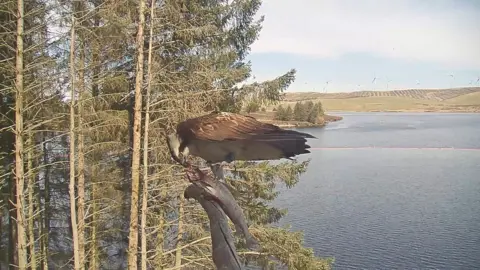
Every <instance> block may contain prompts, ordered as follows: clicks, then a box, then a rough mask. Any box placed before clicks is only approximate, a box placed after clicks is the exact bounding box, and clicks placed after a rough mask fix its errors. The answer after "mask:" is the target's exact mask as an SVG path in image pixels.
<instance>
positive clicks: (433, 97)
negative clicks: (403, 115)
mask: <svg viewBox="0 0 480 270" xmlns="http://www.w3.org/2000/svg"><path fill="white" fill-rule="evenodd" d="M307 100H312V101H321V102H322V104H323V107H324V109H325V111H364V112H365V111H370V112H372V111H407V112H408V111H417V112H418V111H419V112H480V87H469V88H456V89H439V90H427V89H410V90H397V91H359V92H351V93H315V92H298V93H287V94H286V97H285V101H283V102H282V103H283V104H286V105H292V106H293V105H294V104H295V102H297V101H307ZM272 109H273V107H270V108H267V111H271V110H272Z"/></svg>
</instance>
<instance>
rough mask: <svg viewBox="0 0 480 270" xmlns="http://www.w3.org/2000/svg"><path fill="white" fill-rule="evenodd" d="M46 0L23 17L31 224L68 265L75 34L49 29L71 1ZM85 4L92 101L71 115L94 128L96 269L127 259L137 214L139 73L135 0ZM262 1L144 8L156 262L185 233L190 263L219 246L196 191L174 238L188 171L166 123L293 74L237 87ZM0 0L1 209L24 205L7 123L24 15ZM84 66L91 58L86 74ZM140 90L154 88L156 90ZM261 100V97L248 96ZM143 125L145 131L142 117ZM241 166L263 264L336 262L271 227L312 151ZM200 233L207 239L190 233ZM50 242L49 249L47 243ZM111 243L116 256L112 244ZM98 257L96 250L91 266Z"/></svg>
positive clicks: (83, 41) (167, 262) (81, 27)
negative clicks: (282, 190) (211, 239)
mask: <svg viewBox="0 0 480 270" xmlns="http://www.w3.org/2000/svg"><path fill="white" fill-rule="evenodd" d="M46 3H47V2H42V1H30V2H28V7H27V8H26V11H27V12H26V14H28V15H29V16H31V17H30V18H31V19H30V18H27V22H28V21H29V22H28V23H29V25H27V27H26V28H27V29H28V30H29V31H27V32H26V33H27V34H26V36H25V41H26V42H25V45H26V48H27V50H26V53H25V63H26V66H28V70H27V73H28V74H26V76H25V78H26V79H25V81H26V89H29V91H30V92H28V95H27V96H26V97H25V101H26V102H25V103H26V104H28V106H26V108H28V110H26V112H25V114H26V116H28V117H25V119H26V126H27V127H28V128H27V129H26V131H25V132H32V134H34V135H35V138H36V142H37V145H35V151H36V155H35V158H34V160H33V163H34V164H35V165H36V166H37V167H38V168H36V169H35V173H36V174H37V175H38V178H39V179H38V180H37V181H36V184H35V185H36V186H35V187H34V190H35V191H36V194H35V196H36V197H38V202H37V204H36V205H35V206H34V208H35V209H38V210H39V211H38V214H36V215H35V217H34V218H35V224H36V225H35V226H38V228H35V230H36V235H37V234H38V235H41V236H38V235H37V236H38V239H37V241H35V243H33V244H34V245H36V246H35V250H38V251H39V252H40V251H41V252H46V253H49V254H48V255H49V256H47V254H46V253H45V254H42V256H37V257H45V258H48V260H49V261H48V264H49V268H54V269H56V268H61V267H67V268H68V267H70V268H71V265H69V264H71V257H72V250H71V248H70V247H71V246H72V236H71V231H70V230H69V229H68V228H65V227H64V226H59V225H58V224H69V222H70V217H69V215H70V211H69V209H68V208H69V205H68V204H69V202H68V196H69V195H68V186H67V182H68V181H67V179H68V174H69V171H68V167H67V166H66V165H67V162H68V159H67V158H66V157H67V156H68V149H69V143H70V140H69V138H68V137H67V136H65V133H66V131H67V130H68V106H67V105H68V104H66V103H65V102H64V101H63V98H64V96H63V93H65V92H67V91H69V90H70V89H69V87H70V83H69V82H66V81H68V80H67V79H68V72H69V70H68V67H69V66H68V65H69V64H70V59H69V57H68V54H69V51H68V50H69V46H68V45H69V43H70V37H69V34H68V33H67V34H65V35H61V34H57V36H55V39H56V41H53V42H52V41H51V40H49V38H47V36H46V33H50V32H55V31H52V30H54V29H56V28H59V27H58V26H59V25H62V26H63V27H66V28H69V27H71V25H70V19H71V15H72V14H73V12H72V11H71V10H70V8H71V7H70V6H71V5H72V2H71V1H60V2H58V3H57V2H55V1H54V2H52V3H49V4H48V5H49V6H48V10H47V9H46V8H45V6H44V5H46ZM77 4H78V5H79V6H80V5H81V6H83V7H84V8H85V9H86V10H85V12H84V16H82V17H81V21H79V23H78V24H77V25H76V27H78V28H77V33H79V34H78V35H77V37H76V44H75V48H76V49H77V54H76V55H75V57H74V58H75V59H74V61H73V64H74V65H75V67H76V74H75V78H76V80H77V82H76V83H77V85H76V88H77V90H79V89H80V88H81V85H82V83H83V84H85V92H84V93H83V95H82V100H81V101H80V102H81V104H82V105H83V108H84V113H83V115H75V119H76V121H78V119H80V117H81V119H82V120H83V125H82V126H78V127H76V129H75V132H76V133H77V135H78V134H80V133H81V134H82V135H83V136H84V139H85V168H84V173H85V176H86V177H85V178H86V188H85V193H86V196H85V198H87V201H86V209H88V217H87V219H86V222H87V224H86V235H85V237H86V242H87V243H88V247H87V248H88V252H86V253H87V254H88V255H87V256H88V258H87V259H86V260H87V262H86V265H87V268H89V269H90V268H91V269H107V268H108V269H110V268H115V269H123V268H125V267H124V263H125V259H126V255H125V243H127V242H128V236H127V234H126V232H127V231H128V229H129V228H128V219H129V215H130V213H129V209H130V205H129V202H130V199H129V197H130V196H131V191H130V185H131V181H130V174H131V172H130V166H131V158H132V157H131V140H132V123H133V114H132V104H133V98H134V96H133V95H132V94H131V93H132V90H133V89H134V83H135V76H136V73H135V66H136V59H135V48H136V45H135V39H136V31H137V25H136V24H137V23H138V18H137V17H138V14H137V12H138V11H137V4H138V3H137V2H135V1H124V2H121V3H117V2H115V1H101V0H100V1H93V0H85V1H77V2H76V5H77ZM260 4H261V1H260V0H236V1H229V2H228V3H227V2H225V1H214V0H205V1H196V0H194V1H185V0H179V1H163V2H162V4H161V5H158V6H156V7H155V16H156V18H154V19H153V20H151V19H150V17H149V16H150V15H149V12H147V13H148V14H146V17H147V18H146V22H147V25H146V28H145V29H144V30H145V31H144V33H145V35H146V36H145V38H144V40H145V53H146V55H147V49H148V45H149V42H150V41H149V38H148V34H149V27H150V25H151V26H152V31H153V36H154V38H153V44H152V48H153V51H152V55H153V58H152V67H151V70H150V67H148V66H147V63H148V62H147V57H145V72H144V73H145V74H144V75H145V79H147V78H149V77H148V76H147V75H148V72H150V71H151V72H152V76H151V78H152V81H151V85H152V93H151V96H150V98H151V104H150V111H151V114H150V118H151V122H150V125H149V130H150V133H149V137H148V139H149V147H148V149H145V150H146V151H147V154H148V155H147V158H148V161H149V167H148V169H149V170H148V173H149V179H150V181H149V183H148V186H147V188H148V190H149V192H148V198H147V199H148V211H147V212H148V215H147V221H146V222H147V224H146V227H147V235H148V238H147V245H148V254H149V255H148V257H149V259H148V260H149V262H148V264H149V265H152V268H154V269H165V268H172V267H174V261H175V259H174V253H175V252H174V250H175V248H176V247H177V246H182V245H186V246H185V247H183V249H182V255H183V256H184V258H186V259H185V260H183V261H182V264H188V262H187V261H194V262H195V269H206V268H207V269H208V268H209V267H210V268H211V266H212V263H211V259H210V258H208V256H206V255H205V254H209V253H210V245H209V244H208V240H201V239H202V238H208V228H207V224H208V219H207V218H206V215H205V214H204V213H203V212H202V211H199V210H198V209H199V208H198V207H199V206H198V204H188V203H186V204H185V206H184V210H185V215H184V216H183V217H181V219H182V220H183V221H184V223H183V224H184V228H183V229H184V232H183V234H182V236H183V240H182V241H177V232H178V231H177V230H178V226H177V225H178V220H179V209H180V208H181V206H180V205H181V204H180V201H179V195H180V194H182V193H183V189H184V188H185V186H186V184H187V181H185V179H184V176H183V175H182V174H181V172H182V168H179V166H174V165H172V162H171V160H170V157H169V153H168V151H167V148H166V145H165V141H164V136H163V135H164V133H165V132H169V131H171V130H172V129H173V127H174V126H175V124H176V123H178V122H179V121H181V120H184V119H186V118H188V117H192V116H197V115H199V114H204V113H206V112H208V111H211V110H213V109H220V110H223V111H233V112H238V111H240V109H241V108H244V107H246V108H247V109H246V110H247V111H249V112H256V111H258V110H259V109H260V104H262V105H268V104H276V103H277V102H279V101H280V100H281V99H282V98H283V96H284V91H285V90H286V89H287V88H288V86H289V85H290V84H291V83H292V82H293V81H294V79H295V74H296V71H295V69H291V70H289V71H287V72H286V73H285V74H283V75H280V76H278V77H276V78H274V79H272V80H269V81H263V82H254V83H251V84H246V85H243V86H239V85H241V83H243V82H244V81H245V80H246V79H248V78H249V77H250V76H251V65H250V63H249V62H248V61H246V60H245V59H246V56H247V55H248V53H249V50H250V45H251V44H252V43H253V42H254V41H255V40H256V39H257V38H258V36H259V32H260V29H261V23H262V21H263V17H261V18H260V19H258V20H255V19H254V15H255V14H256V13H257V11H258V9H259V7H260ZM0 7H2V10H3V11H2V12H0V22H1V24H2V27H3V28H4V31H0V39H1V40H0V41H2V44H5V45H6V46H0V54H1V55H2V56H4V58H5V59H4V60H5V61H0V113H1V114H0V129H1V130H0V141H1V142H2V143H1V144H0V159H1V164H2V167H0V175H1V176H2V177H1V179H0V189H1V192H2V193H3V194H8V195H9V196H5V200H3V201H2V202H1V204H0V207H1V209H0V211H2V213H14V212H15V211H13V210H12V209H11V208H12V206H11V205H10V204H8V203H5V202H8V200H9V199H10V200H12V199H14V196H13V194H14V191H15V188H14V186H13V185H11V183H12V175H11V174H9V173H10V172H11V171H12V164H14V157H13V155H12V152H13V150H14V149H13V143H14V134H13V133H12V132H10V130H11V129H10V127H11V125H12V124H13V123H14V115H13V114H12V112H13V110H12V108H14V106H15V98H14V91H12V90H13V83H14V80H13V79H14V76H15V72H14V71H15V70H14V68H13V66H14V65H13V64H14V60H15V35H14V34H12V33H14V32H15V29H16V16H15V14H14V13H9V12H5V11H10V10H15V9H16V2H15V1H13V0H8V1H4V2H2V4H0ZM40 7H42V8H40ZM42 10H43V11H42ZM47 11H48V12H53V13H56V14H58V15H59V17H60V18H59V19H56V18H54V17H55V16H53V17H52V18H49V20H45V18H46V17H47V16H46V15H47ZM77 15H78V14H77ZM33 22H35V23H33ZM32 29H33V30H32ZM80 48H83V49H84V53H85V58H84V59H81V57H80V53H79V51H78V50H79V49H80ZM80 62H83V65H84V66H85V67H84V68H83V69H80ZM80 71H84V76H85V78H84V80H83V81H82V80H81V79H80ZM66 77H67V78H66ZM145 82H147V80H145ZM146 85H147V83H145V85H144V86H146ZM144 88H145V87H144ZM143 98H144V101H145V100H146V98H145V97H143ZM252 100H254V101H255V102H251V103H247V101H252ZM78 104H80V103H77V107H76V110H78ZM145 109H146V105H145V104H144V105H143V110H142V111H143V112H145ZM261 109H262V111H263V110H264V109H265V108H264V107H263V108H261ZM77 112H78V111H77ZM282 113H283V116H282ZM293 116H294V112H293V110H292V108H291V107H290V106H288V107H285V108H280V107H279V109H278V110H277V117H280V118H281V119H279V120H291V119H293V118H292V117H293ZM142 121H143V119H142ZM142 125H143V126H142V127H141V130H142V132H143V130H144V127H145V123H143V124H142ZM143 139H145V138H142V140H143ZM77 142H78V140H77ZM23 154H24V156H27V155H26V153H23ZM142 159H143V157H142ZM236 165H237V172H233V171H230V175H229V177H228V179H227V181H228V182H229V183H230V184H231V185H232V186H233V189H234V190H235V191H236V192H235V193H236V194H237V195H236V197H237V199H238V201H239V203H240V205H241V206H242V208H243V209H245V210H244V211H245V214H246V216H247V219H248V220H249V222H250V223H253V224H256V225H255V227H254V230H253V231H254V233H255V236H258V238H259V240H260V242H261V245H262V246H264V252H265V254H264V255H261V256H258V257H256V256H253V257H252V255H245V254H244V255H242V257H244V258H248V259H249V260H250V261H255V262H256V263H257V264H260V265H273V264H274V259H272V257H271V255H273V256H276V257H277V258H278V260H280V261H281V262H282V263H284V264H286V265H288V266H289V267H290V268H291V269H322V268H320V266H321V262H323V263H325V264H327V263H328V261H325V260H323V259H319V258H315V257H314V256H313V253H312V252H311V250H310V251H309V249H305V248H303V242H302V236H301V234H298V233H292V232H288V231H286V230H282V229H272V228H270V227H268V226H267V225H268V224H271V223H273V222H277V221H278V220H279V219H280V218H281V217H283V216H284V215H285V213H286V210H285V209H277V208H275V207H272V206H271V202H272V201H273V200H274V199H275V198H276V197H277V195H278V191H276V190H275V188H276V185H277V184H278V183H281V184H285V185H287V186H288V187H292V186H293V185H295V184H296V183H297V182H298V181H299V180H298V179H299V176H300V175H301V174H302V173H304V172H305V170H306V168H307V165H308V162H302V163H299V162H296V161H287V162H282V163H279V164H271V163H270V162H260V163H252V162H243V163H242V162H238V163H237V164H236ZM27 175H28V174H27ZM77 192H78V189H77ZM9 221H10V222H11V224H14V223H13V221H14V216H11V215H10V216H8V218H7V217H6V218H5V219H3V220H2V221H0V222H2V224H0V227H1V228H5V230H2V232H0V233H1V234H2V235H0V237H1V238H2V239H7V238H8V234H9V233H11V232H12V231H10V232H9V231H8V230H9V229H8V228H10V230H13V229H14V226H13V225H12V226H9ZM52 221H55V222H52ZM12 228H13V229H12ZM12 239H13V238H12ZM12 239H9V240H5V241H0V242H1V243H0V245H2V246H0V250H1V251H2V252H3V251H4V250H8V249H12V250H14V248H15V243H14V242H13V240H14V239H13V240H12ZM192 241H198V242H197V243H196V244H195V243H194V244H190V245H189V243H190V242H192ZM177 242H178V243H177ZM43 247H46V249H45V250H43V249H42V248H43ZM115 249H116V250H117V253H118V256H111V254H112V250H115ZM94 253H95V254H96V255H93V254H94ZM12 254H13V251H12ZM1 255H2V256H0V263H4V261H3V260H4V258H5V257H6V256H4V254H3V253H2V254H1ZM12 256H13V255H12ZM90 256H92V257H90ZM94 259H96V260H97V262H96V264H95V265H92V264H93V260H94ZM5 265H6V264H5ZM202 265H203V266H202ZM314 266H318V267H317V268H314ZM192 267H193V266H192ZM312 267H313V268H312Z"/></svg>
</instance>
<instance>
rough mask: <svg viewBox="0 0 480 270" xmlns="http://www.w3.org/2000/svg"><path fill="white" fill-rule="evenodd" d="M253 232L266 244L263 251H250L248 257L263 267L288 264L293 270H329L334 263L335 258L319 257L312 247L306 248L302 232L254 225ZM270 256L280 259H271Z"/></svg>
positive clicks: (274, 267)
mask: <svg viewBox="0 0 480 270" xmlns="http://www.w3.org/2000/svg"><path fill="white" fill-rule="evenodd" d="M252 233H253V234H254V236H255V237H257V238H258V239H259V240H260V241H261V242H262V243H265V245H264V246H263V250H262V252H261V253H259V254H255V253H254V254H251V253H250V254H249V255H247V256H246V257H247V259H248V260H255V261H256V262H258V264H259V265H260V266H262V267H263V269H278V268H279V267H281V266H282V265H286V266H287V267H288V269H292V270H293V269H295V270H322V269H323V270H328V269H331V264H333V263H334V259H333V258H326V259H319V258H317V257H315V255H314V253H313V250H312V249H311V248H305V247H304V246H303V245H304V242H303V233H301V232H291V231H290V230H289V228H272V227H254V228H253V229H252ZM268 256H274V257H275V258H278V261H272V260H269V259H268Z"/></svg>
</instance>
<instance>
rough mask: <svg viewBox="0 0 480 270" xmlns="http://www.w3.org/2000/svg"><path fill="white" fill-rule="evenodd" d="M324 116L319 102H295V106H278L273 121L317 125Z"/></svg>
mask: <svg viewBox="0 0 480 270" xmlns="http://www.w3.org/2000/svg"><path fill="white" fill-rule="evenodd" d="M323 115H324V111H323V107H322V103H321V102H320V101H318V102H316V103H314V102H313V101H311V100H310V101H307V102H297V103H295V106H294V107H293V110H292V107H291V106H290V105H288V106H286V107H284V106H282V105H280V106H278V107H277V108H276V110H275V119H276V120H280V121H292V120H295V121H302V122H310V123H312V124H318V123H319V122H320V121H321V118H322V116H323Z"/></svg>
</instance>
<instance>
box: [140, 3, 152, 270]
mask: <svg viewBox="0 0 480 270" xmlns="http://www.w3.org/2000/svg"><path fill="white" fill-rule="evenodd" d="M154 7H155V1H153V0H152V2H151V5H150V42H149V45H148V62H147V66H148V79H147V93H146V101H145V127H144V131H143V191H142V216H141V236H142V239H141V250H142V252H141V253H142V258H141V260H142V264H141V265H142V270H147V235H146V231H145V230H146V227H147V206H148V129H149V125H150V92H151V88H152V77H153V74H152V73H153V72H152V51H153V48H152V44H153V18H154V15H155V13H154Z"/></svg>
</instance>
